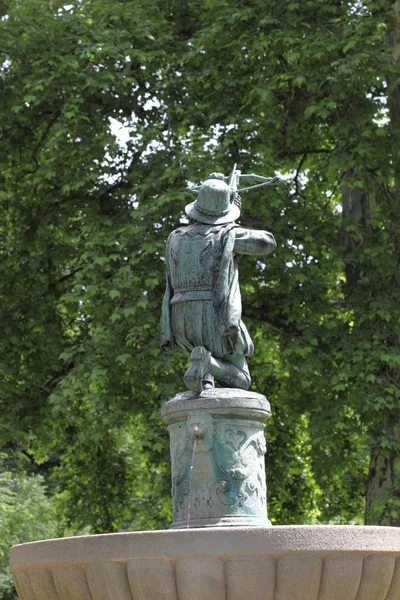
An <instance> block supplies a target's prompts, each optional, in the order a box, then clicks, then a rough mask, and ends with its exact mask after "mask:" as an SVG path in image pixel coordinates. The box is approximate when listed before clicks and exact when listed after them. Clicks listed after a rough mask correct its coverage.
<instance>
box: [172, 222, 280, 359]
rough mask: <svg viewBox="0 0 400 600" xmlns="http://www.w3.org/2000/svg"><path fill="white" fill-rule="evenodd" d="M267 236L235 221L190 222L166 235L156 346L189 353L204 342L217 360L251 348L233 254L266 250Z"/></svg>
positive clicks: (269, 248)
mask: <svg viewBox="0 0 400 600" xmlns="http://www.w3.org/2000/svg"><path fill="white" fill-rule="evenodd" d="M275 246H276V243H275V240H274V237H273V235H272V234H270V233H268V232H266V231H256V230H251V229H244V228H242V227H239V226H238V225H236V223H228V224H225V225H205V224H202V223H197V222H196V223H195V224H193V225H189V226H187V227H181V228H179V229H176V230H175V231H173V232H172V233H171V235H170V236H169V238H168V241H167V249H166V267H167V284H166V290H165V294H164V300H163V306H162V318H161V325H162V326H161V330H162V333H161V344H162V346H170V347H171V346H172V345H173V344H176V345H177V346H179V347H180V348H181V349H182V350H183V351H184V352H186V353H190V352H191V351H192V350H193V348H195V347H196V346H204V347H205V348H206V349H207V350H209V351H210V352H211V354H212V355H213V356H214V357H216V358H223V357H224V356H227V355H233V354H244V355H245V356H248V355H250V354H252V352H253V350H254V346H253V342H252V340H251V338H250V335H249V333H248V331H247V328H246V326H245V325H244V323H243V322H242V320H241V314H242V304H241V297H240V289H239V281H238V267H237V262H236V259H235V253H242V254H255V255H260V254H263V255H265V254H269V253H270V252H271V251H272V250H273V249H274V248H275Z"/></svg>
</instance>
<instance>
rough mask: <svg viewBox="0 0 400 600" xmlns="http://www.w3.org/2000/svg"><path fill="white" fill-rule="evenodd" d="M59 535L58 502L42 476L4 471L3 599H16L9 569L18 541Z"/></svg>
mask: <svg viewBox="0 0 400 600" xmlns="http://www.w3.org/2000/svg"><path fill="white" fill-rule="evenodd" d="M56 536H57V527H56V514H55V510H54V503H53V502H52V501H51V500H50V499H49V498H48V497H47V496H46V489H45V487H44V484H43V478H42V477H41V476H40V475H36V476H26V475H24V474H21V473H15V472H10V471H3V472H2V473H1V475H0V590H1V597H2V598H3V600H16V599H17V595H16V594H15V591H14V589H13V584H12V579H11V575H10V572H9V568H8V550H9V548H10V546H13V545H14V544H22V543H24V542H32V541H35V540H40V539H48V538H51V537H56Z"/></svg>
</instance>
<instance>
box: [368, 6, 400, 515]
mask: <svg viewBox="0 0 400 600" xmlns="http://www.w3.org/2000/svg"><path fill="white" fill-rule="evenodd" d="M385 9H386V23H387V26H388V36H387V37H388V43H389V45H390V48H391V63H392V65H393V66H394V67H397V66H398V64H399V57H400V4H399V2H398V1H393V0H388V1H387V2H386V5H385ZM396 70H397V68H395V69H393V71H394V72H393V73H392V76H389V77H388V82H387V84H388V108H389V117H390V130H391V131H390V135H391V152H392V162H393V171H394V186H393V189H392V190H391V193H390V194H389V196H388V197H387V198H386V202H387V203H389V204H388V206H387V209H388V211H387V212H388V216H389V220H390V221H391V222H392V228H391V230H392V238H391V241H392V248H393V253H394V255H395V256H397V257H399V261H398V262H397V268H396V270H395V272H394V273H393V278H392V290H393V297H394V295H395V294H396V293H397V295H398V291H399V289H400V222H399V221H400V219H399V210H400V85H399V83H398V74H396ZM396 224H397V226H396ZM386 343H387V347H388V348H389V349H392V350H393V349H394V350H395V351H397V353H398V352H399V351H400V339H399V335H398V334H396V332H395V331H391V332H390V334H389V335H388V336H387V340H386ZM388 371H389V372H388ZM388 377H389V378H390V380H391V381H392V382H397V386H399V385H400V368H397V369H395V368H393V367H391V368H390V369H389V370H387V372H386V378H388ZM397 404H398V399H397ZM385 417H386V418H383V419H379V420H380V421H381V422H380V423H379V422H378V423H376V425H375V427H374V429H375V432H376V433H378V431H379V430H380V439H381V440H382V439H383V437H384V435H386V440H387V441H389V442H390V443H388V444H387V445H386V447H383V445H382V443H378V444H374V445H373V446H372V448H371V460H370V468H369V474H368V479H367V488H366V506H365V522H366V523H367V524H377V525H394V526H400V424H399V408H398V407H397V406H396V397H395V404H394V408H393V409H392V410H391V411H389V410H387V411H386V414H385ZM374 437H375V436H374Z"/></svg>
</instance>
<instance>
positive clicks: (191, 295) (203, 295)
mask: <svg viewBox="0 0 400 600" xmlns="http://www.w3.org/2000/svg"><path fill="white" fill-rule="evenodd" d="M194 300H209V301H211V300H212V290H211V289H204V290H199V289H196V290H185V291H183V292H179V291H177V290H175V294H174V295H173V297H172V300H171V301H170V304H178V302H191V301H194Z"/></svg>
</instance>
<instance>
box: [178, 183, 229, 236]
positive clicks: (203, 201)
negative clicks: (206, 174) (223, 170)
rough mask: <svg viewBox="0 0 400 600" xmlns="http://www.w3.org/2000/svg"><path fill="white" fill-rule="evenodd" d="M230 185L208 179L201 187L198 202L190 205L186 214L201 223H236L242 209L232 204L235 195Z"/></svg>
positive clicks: (186, 209)
mask: <svg viewBox="0 0 400 600" xmlns="http://www.w3.org/2000/svg"><path fill="white" fill-rule="evenodd" d="M231 192H232V190H231V189H230V187H229V185H228V184H227V183H225V181H222V180H221V179H207V181H205V182H204V183H203V185H202V186H201V187H200V190H199V194H198V196H197V200H195V201H194V202H191V203H190V204H188V205H187V206H186V208H185V212H186V214H187V215H188V217H191V218H192V219H194V220H195V221H199V222H200V223H207V224H211V225H223V224H224V223H231V222H232V221H236V219H237V218H238V217H239V216H240V208H239V206H238V205H237V204H235V203H234V202H232V200H233V194H232V193H231Z"/></svg>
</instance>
